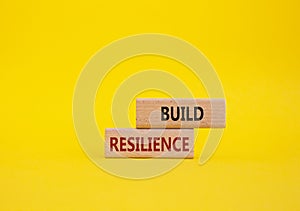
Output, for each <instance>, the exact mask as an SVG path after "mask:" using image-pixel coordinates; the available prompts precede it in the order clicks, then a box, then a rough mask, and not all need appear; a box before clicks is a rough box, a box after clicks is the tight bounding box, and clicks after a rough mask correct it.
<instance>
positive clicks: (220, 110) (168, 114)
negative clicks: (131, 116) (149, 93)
mask: <svg viewBox="0 0 300 211" xmlns="http://www.w3.org/2000/svg"><path fill="white" fill-rule="evenodd" d="M224 127H225V100H224V99H172V98H169V99H168V98H138V99H136V128H224Z"/></svg>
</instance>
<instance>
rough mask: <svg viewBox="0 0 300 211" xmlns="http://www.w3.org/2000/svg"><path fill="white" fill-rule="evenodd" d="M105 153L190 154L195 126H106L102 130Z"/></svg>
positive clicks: (134, 155) (137, 155)
mask: <svg viewBox="0 0 300 211" xmlns="http://www.w3.org/2000/svg"><path fill="white" fill-rule="evenodd" d="M129 140H130V141H129ZM142 140H143V141H142ZM129 142H130V143H129ZM142 145H143V146H142ZM105 157H107V158H126V157H128V158H129V157H130V158H193V157H194V130H193V129H129V128H113V129H110V128H109V129H106V130H105Z"/></svg>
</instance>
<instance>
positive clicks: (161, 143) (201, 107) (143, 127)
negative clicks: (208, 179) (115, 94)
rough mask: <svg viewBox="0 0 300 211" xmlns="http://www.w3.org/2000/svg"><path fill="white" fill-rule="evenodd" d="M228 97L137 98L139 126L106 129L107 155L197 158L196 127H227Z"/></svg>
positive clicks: (110, 156)
mask: <svg viewBox="0 0 300 211" xmlns="http://www.w3.org/2000/svg"><path fill="white" fill-rule="evenodd" d="M225 122H226V121H225V100H224V99H174V98H173V99H171V98H170V99H168V98H145V99H137V100H136V129H133V128H131V129H130V128H114V129H106V130H105V157H107V158H120V157H123V158H126V157H132V158H149V157H151V158H193V157H194V128H224V127H225Z"/></svg>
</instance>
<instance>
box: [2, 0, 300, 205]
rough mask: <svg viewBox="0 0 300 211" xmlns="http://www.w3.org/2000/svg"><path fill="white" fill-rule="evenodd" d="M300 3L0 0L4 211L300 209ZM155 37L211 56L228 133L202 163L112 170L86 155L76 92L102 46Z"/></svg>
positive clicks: (226, 132)
mask: <svg viewBox="0 0 300 211" xmlns="http://www.w3.org/2000/svg"><path fill="white" fill-rule="evenodd" d="M299 6H300V5H299V2H297V1H292V0H288V1H270V0H269V1H258V0H254V1H249V2H245V1H237V0H236V1H231V0H229V1H158V0H153V1H147V2H141V1H89V0H87V1H81V2H78V1H47V2H46V1H44V2H39V1H8V0H6V1H3V0H1V2H0V16H1V19H0V21H1V35H0V37H1V40H0V46H1V55H0V61H1V62H0V68H1V71H0V96H1V104H0V108H1V109H0V117H1V125H0V126H1V132H0V187H1V195H0V209H1V210H300V200H299V197H300V142H299V138H300V128H299V125H300V120H299V118H300V115H299V111H298V109H299V108H300V99H299V97H300V87H299V82H300V77H299V76H300V75H299V73H298V72H299V68H300V60H299V58H300V53H299V47H300V45H299V44H300V42H299V37H300V34H299V31H300V30H299V21H300V19H299V18H300V17H299ZM147 32H156V33H166V34H170V35H174V36H177V37H180V38H182V39H185V40H187V41H188V42H190V43H192V44H193V45H195V46H196V47H198V48H199V49H200V50H201V51H202V52H203V53H204V54H205V55H206V56H207V57H208V58H209V60H210V61H211V62H212V64H213V65H214V67H215V69H216V71H217V72H218V74H219V77H220V79H221V81H222V83H223V86H224V91H225V95H226V100H227V128H226V130H225V133H224V136H223V139H222V141H221V144H220V146H219V148H218V150H217V152H216V154H215V155H214V156H213V158H212V159H211V160H210V161H209V162H208V163H207V164H205V165H204V166H199V165H198V159H197V158H196V159H193V160H185V161H184V162H183V163H182V164H181V165H179V166H178V167H177V168H175V169H174V170H172V171H171V172H169V173H167V174H165V175H163V176H160V177H156V178H154V179H148V180H140V181H136V180H127V179H121V178H117V177H114V176H111V175H109V174H107V173H105V172H104V171H102V170H100V169H99V168H98V167H96V166H95V165H94V164H93V163H92V162H90V160H89V159H88V158H87V157H86V155H85V154H84V153H83V152H82V150H81V148H80V146H79V144H78V141H77V138H76V135H75V131H74V127H73V121H72V97H73V91H74V87H75V84H76V80H77V78H78V76H79V74H80V72H81V69H82V68H83V66H84V65H85V63H86V62H87V61H88V60H89V58H90V57H91V56H92V55H93V54H94V53H95V52H97V51H98V50H99V49H100V48H102V47H103V46H105V45H107V44H109V43H110V42H112V41H114V40H115V39H119V38H122V37H124V36H129V35H133V34H137V33H147ZM141 59H143V58H141ZM141 59H140V60H139V62H143V60H141ZM154 60H155V59H154ZM155 61H157V60H155ZM149 63H151V58H148V59H145V63H144V64H149ZM156 64H157V65H158V66H159V64H160V63H156ZM166 64H167V63H166ZM132 65H133V66H134V63H133V64H132ZM161 65H162V68H163V67H164V61H162V62H161ZM125 66H126V65H125ZM145 66H147V65H145ZM165 66H168V65H165ZM175 66H176V64H174V67H175ZM143 67H144V66H143ZM169 67H170V66H169ZM171 69H172V68H171ZM174 71H175V70H174ZM117 77H119V78H118V80H120V79H121V78H120V77H122V75H121V74H120V75H117ZM115 85H116V84H115ZM111 86H113V84H112V85H111ZM151 94H155V93H148V95H151ZM132 107H133V106H132V105H131V107H130V111H132ZM133 117H134V113H132V112H130V118H131V119H132V118H133ZM103 124H106V123H105V122H104V123H103ZM107 125H108V126H111V122H107ZM201 144H202V142H201V141H199V144H198V145H199V146H198V147H199V149H198V151H199V152H200V147H201Z"/></svg>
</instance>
